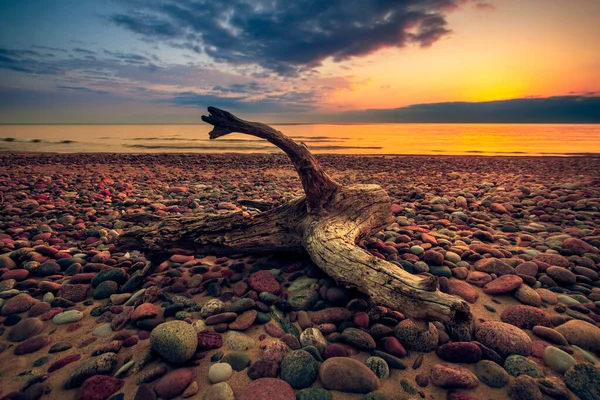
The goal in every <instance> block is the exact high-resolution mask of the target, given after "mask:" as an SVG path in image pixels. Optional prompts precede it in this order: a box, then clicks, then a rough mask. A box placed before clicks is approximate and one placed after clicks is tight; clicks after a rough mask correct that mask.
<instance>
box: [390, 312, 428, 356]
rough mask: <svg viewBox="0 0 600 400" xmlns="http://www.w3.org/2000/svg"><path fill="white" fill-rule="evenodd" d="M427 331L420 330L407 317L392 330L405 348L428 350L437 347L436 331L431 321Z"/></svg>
mask: <svg viewBox="0 0 600 400" xmlns="http://www.w3.org/2000/svg"><path fill="white" fill-rule="evenodd" d="M428 324H429V329H428V330H427V331H424V332H421V331H420V330H419V328H418V327H417V326H416V325H415V324H414V322H412V321H411V320H409V319H405V320H404V321H401V322H400V323H399V324H398V325H397V326H396V329H395V331H394V336H395V337H396V338H397V339H398V341H399V342H400V343H401V344H402V345H403V346H404V347H406V348H407V349H409V350H415V351H420V352H428V351H431V350H433V349H435V348H436V347H437V344H438V331H437V329H436V327H435V325H433V324H432V323H428Z"/></svg>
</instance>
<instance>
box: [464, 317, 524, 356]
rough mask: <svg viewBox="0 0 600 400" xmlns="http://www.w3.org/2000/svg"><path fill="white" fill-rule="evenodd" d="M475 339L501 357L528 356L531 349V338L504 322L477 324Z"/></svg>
mask: <svg viewBox="0 0 600 400" xmlns="http://www.w3.org/2000/svg"><path fill="white" fill-rule="evenodd" d="M475 337H476V338H477V340H478V341H479V342H481V343H482V344H483V345H484V346H486V347H489V348H491V349H492V350H494V351H496V352H497V353H498V354H500V355H501V356H502V357H508V356H509V355H511V354H520V355H523V356H528V355H529V354H530V353H531V349H532V347H533V343H532V341H531V338H530V337H529V336H528V335H527V334H526V333H525V332H523V331H522V330H521V329H519V328H517V327H515V326H514V325H510V324H507V323H504V322H497V321H486V322H483V323H481V324H479V325H478V326H477V327H476V328H475Z"/></svg>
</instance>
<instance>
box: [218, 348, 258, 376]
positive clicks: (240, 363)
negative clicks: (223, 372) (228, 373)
mask: <svg viewBox="0 0 600 400" xmlns="http://www.w3.org/2000/svg"><path fill="white" fill-rule="evenodd" d="M221 362H222V363H227V364H229V365H231V368H232V369H233V370H234V371H237V372H239V371H242V370H244V369H246V368H247V367H248V366H249V365H250V363H251V362H252V360H251V359H250V356H249V355H248V354H246V353H242V352H240V351H232V352H230V353H227V354H226V355H225V356H224V357H223V358H222V359H221Z"/></svg>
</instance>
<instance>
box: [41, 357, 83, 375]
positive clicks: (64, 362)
mask: <svg viewBox="0 0 600 400" xmlns="http://www.w3.org/2000/svg"><path fill="white" fill-rule="evenodd" d="M80 358H81V354H71V355H70V356H66V357H64V358H61V359H60V360H58V361H56V362H54V363H53V364H52V365H50V367H49V368H48V372H54V371H56V370H57V369H61V368H62V367H64V366H65V365H67V364H71V363H72V362H74V361H77V360H79V359H80Z"/></svg>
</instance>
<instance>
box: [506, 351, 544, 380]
mask: <svg viewBox="0 0 600 400" xmlns="http://www.w3.org/2000/svg"><path fill="white" fill-rule="evenodd" d="M504 369H505V370H506V372H508V373H509V374H511V375H512V376H520V375H529V376H531V377H532V378H543V377H544V372H543V371H542V369H541V368H540V366H539V365H537V364H536V363H535V362H533V361H531V360H529V359H528V358H527V357H523V356H520V355H518V354H513V355H512V356H508V357H506V360H504Z"/></svg>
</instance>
